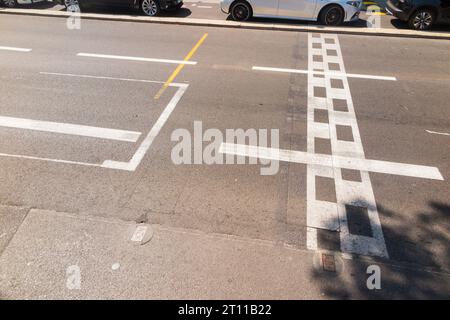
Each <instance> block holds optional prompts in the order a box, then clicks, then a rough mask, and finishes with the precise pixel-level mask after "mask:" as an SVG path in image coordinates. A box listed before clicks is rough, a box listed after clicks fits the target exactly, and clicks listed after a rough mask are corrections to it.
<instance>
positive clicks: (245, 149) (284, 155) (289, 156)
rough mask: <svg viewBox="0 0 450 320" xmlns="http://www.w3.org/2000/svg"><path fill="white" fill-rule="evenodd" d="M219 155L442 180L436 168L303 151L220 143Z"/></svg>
mask: <svg viewBox="0 0 450 320" xmlns="http://www.w3.org/2000/svg"><path fill="white" fill-rule="evenodd" d="M219 152H220V153H223V154H230V155H235V156H242V157H250V158H258V159H265V160H275V161H286V162H294V163H301V164H308V165H317V166H325V167H336V168H341V169H351V170H360V171H369V172H376V173H385V174H392V175H399V176H407V177H415V178H423V179H432V180H444V178H443V177H442V174H441V173H440V171H439V169H438V168H436V167H429V166H421V165H413V164H407V163H398V162H390V161H382V160H370V159H361V158H351V157H341V156H335V155H327V154H317V153H308V152H303V151H294V150H286V149H277V148H266V147H258V146H249V145H245V144H233V143H222V144H221V145H220V149H219Z"/></svg>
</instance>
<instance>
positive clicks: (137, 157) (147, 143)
mask: <svg viewBox="0 0 450 320" xmlns="http://www.w3.org/2000/svg"><path fill="white" fill-rule="evenodd" d="M40 74H42V75H55V76H69V77H81V78H94V79H106V80H116V81H132V82H150V83H160V84H161V83H164V82H162V81H152V80H140V79H128V78H114V77H106V76H91V75H77V74H64V73H55V72H40ZM168 86H170V87H175V88H178V89H177V91H176V92H175V94H174V96H173V97H172V98H171V100H170V101H169V103H168V104H167V106H166V107H165V109H164V110H163V112H162V113H161V115H160V116H159V118H158V120H157V121H156V123H155V124H154V125H153V126H152V128H151V129H150V132H149V133H148V134H147V136H146V137H145V138H144V140H143V141H142V142H141V144H140V145H139V147H138V149H137V150H136V152H135V153H134V155H133V156H132V158H131V160H130V161H128V162H121V161H114V160H105V161H104V162H103V163H101V164H100V163H89V162H78V161H71V160H62V159H53V158H45V157H34V156H29V155H19V154H7V153H0V157H7V158H18V159H28V160H37V161H45V162H54V163H62V164H70V165H80V166H89V167H100V168H107V169H116V170H125V171H135V170H136V169H137V167H138V166H139V164H140V163H141V161H142V159H143V158H144V156H145V154H146V153H147V152H148V150H149V149H150V147H151V145H152V143H153V141H154V140H155V138H156V137H157V136H158V134H159V133H160V131H161V129H162V128H163V126H164V124H165V123H166V122H167V120H168V119H169V116H170V115H171V114H172V112H173V111H174V109H175V107H176V106H177V104H178V102H179V101H180V99H181V97H182V96H183V94H184V92H185V91H186V90H187V88H188V87H189V85H188V84H186V83H173V82H172V83H170V84H168ZM4 118H7V117H4ZM22 120H23V119H22ZM25 120H27V119H25ZM32 121H34V120H32ZM52 124H55V123H49V125H50V126H51V125H52ZM21 125H22V126H24V124H21ZM63 125H67V124H63ZM76 126H77V125H76ZM44 127H45V126H44ZM81 127H87V126H81ZM87 128H96V127H87ZM47 129H49V128H47ZM50 129H52V130H56V129H55V128H51V127H50ZM57 129H58V130H70V129H73V128H70V129H69V127H67V126H66V127H64V126H63V129H61V128H57ZM100 129H103V128H100ZM111 130H114V129H111ZM116 131H121V130H116ZM122 131H123V130H122ZM123 132H127V133H130V132H133V131H123ZM59 133H61V132H59ZM91 133H92V132H91ZM116 133H117V132H116ZM137 133H139V135H141V133H140V132H137ZM128 138H130V137H128ZM133 139H134V137H133ZM136 141H137V139H136V140H135V141H133V142H136Z"/></svg>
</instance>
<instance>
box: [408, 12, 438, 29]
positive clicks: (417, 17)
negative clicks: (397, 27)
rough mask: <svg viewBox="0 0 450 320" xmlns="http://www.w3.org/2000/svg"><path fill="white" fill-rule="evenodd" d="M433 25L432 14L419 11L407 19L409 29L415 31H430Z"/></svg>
mask: <svg viewBox="0 0 450 320" xmlns="http://www.w3.org/2000/svg"><path fill="white" fill-rule="evenodd" d="M433 23H434V12H433V11H432V10H430V9H419V10H417V11H416V12H414V13H413V15H412V16H411V17H410V18H409V27H410V28H412V29H415V30H430V29H431V27H432V26H433Z"/></svg>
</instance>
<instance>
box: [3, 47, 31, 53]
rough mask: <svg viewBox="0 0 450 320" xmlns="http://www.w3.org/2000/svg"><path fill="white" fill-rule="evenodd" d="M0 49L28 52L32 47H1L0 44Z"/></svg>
mask: <svg viewBox="0 0 450 320" xmlns="http://www.w3.org/2000/svg"><path fill="white" fill-rule="evenodd" d="M0 50H5V51H16V52H30V51H31V50H32V49H27V48H15V47H2V46H0Z"/></svg>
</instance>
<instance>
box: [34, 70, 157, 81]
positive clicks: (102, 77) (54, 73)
mask: <svg viewBox="0 0 450 320" xmlns="http://www.w3.org/2000/svg"><path fill="white" fill-rule="evenodd" d="M39 73H40V74H43V75H51V76H62V77H76V78H90V79H101V80H118V81H131V82H145V83H164V81H154V80H141V79H130V78H114V77H105V76H91V75H87V74H73V73H58V72H39Z"/></svg>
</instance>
